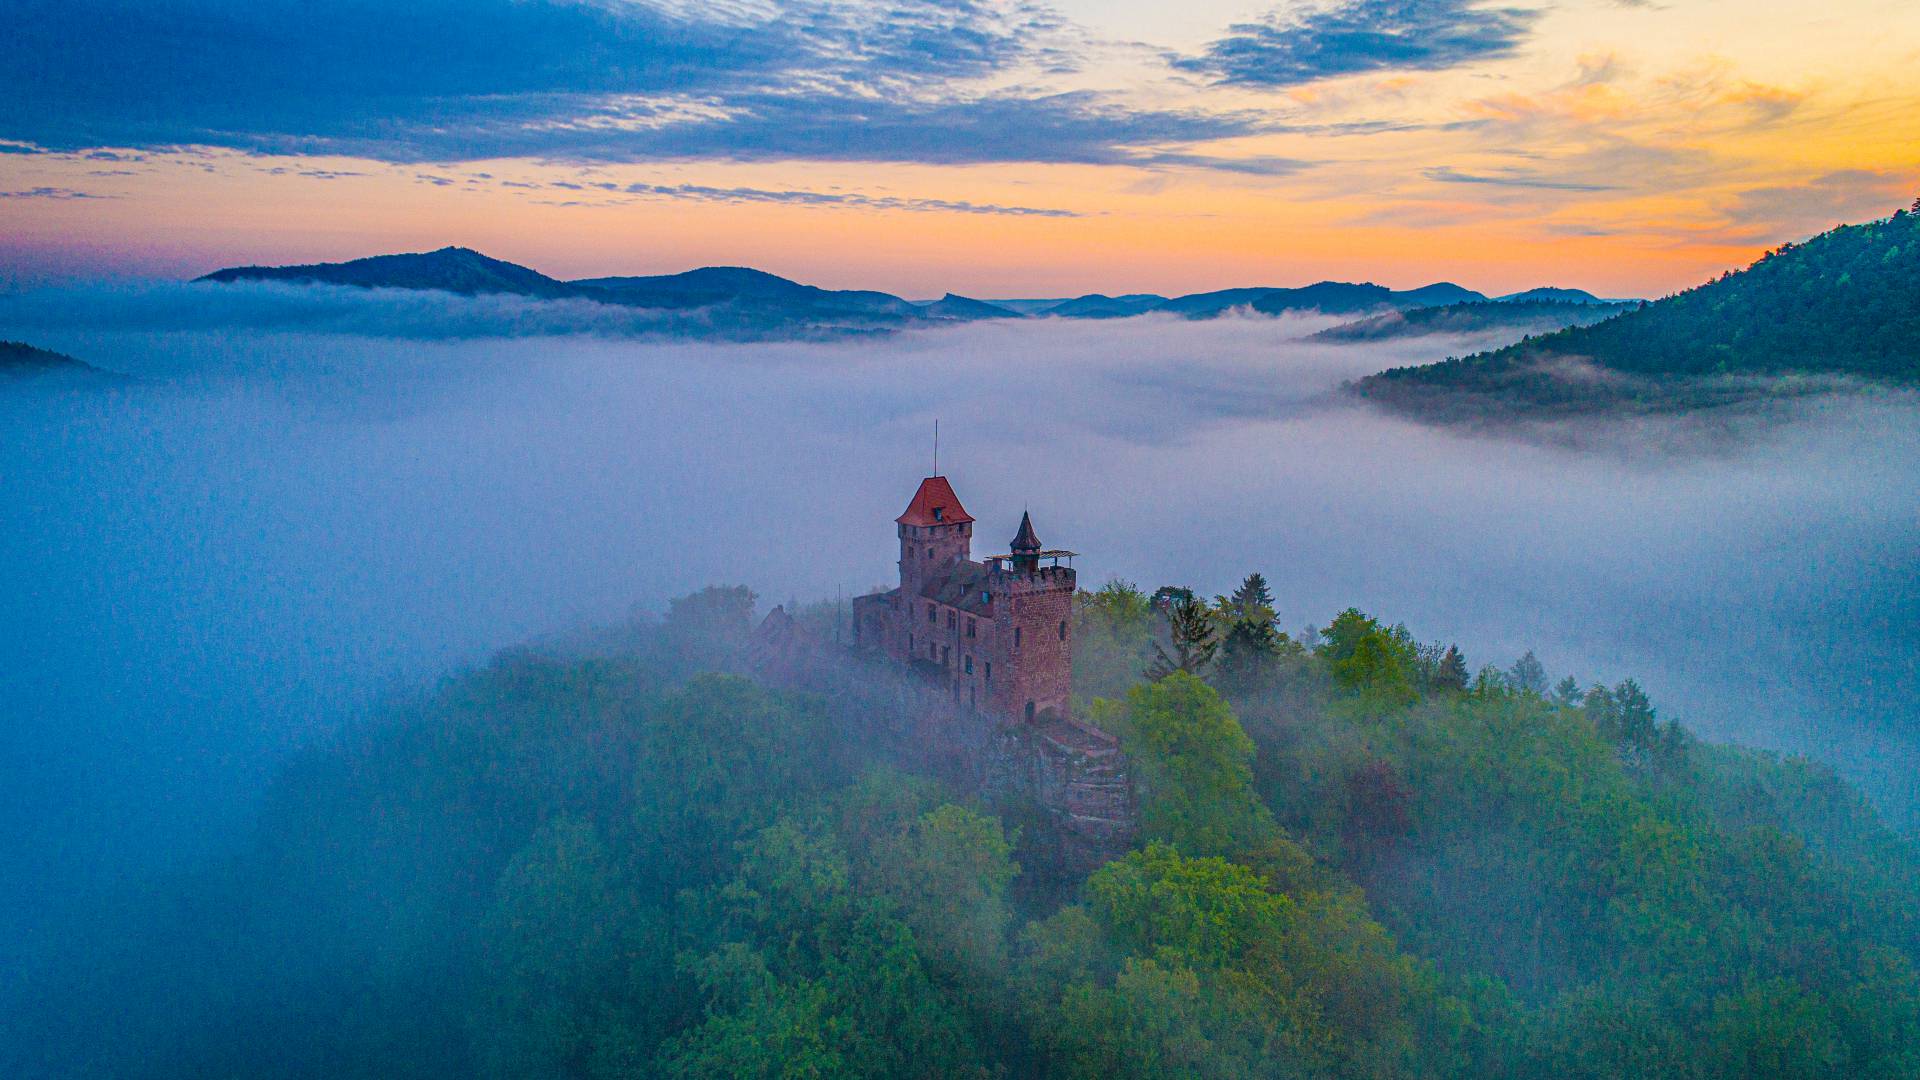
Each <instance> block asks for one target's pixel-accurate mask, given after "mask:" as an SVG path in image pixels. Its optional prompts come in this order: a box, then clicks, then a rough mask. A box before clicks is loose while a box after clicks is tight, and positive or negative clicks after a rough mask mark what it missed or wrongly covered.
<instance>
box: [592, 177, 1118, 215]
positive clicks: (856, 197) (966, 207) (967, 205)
mask: <svg viewBox="0 0 1920 1080" xmlns="http://www.w3.org/2000/svg"><path fill="white" fill-rule="evenodd" d="M620 190H621V191H622V192H624V193H626V194H629V195H648V196H655V197H659V198H666V199H691V200H693V201H696V202H751V203H788V204H794V205H800V206H847V207H856V208H859V209H863V210H919V211H946V212H949V213H961V214H1003V215H1009V216H1013V217H1057V218H1068V217H1080V216H1081V215H1080V213H1079V212H1078V211H1075V210H1057V209H1048V208H1044V207H1034V206H1001V205H998V204H996V203H975V202H967V201H965V200H953V199H910V198H901V197H898V196H893V195H863V194H860V193H858V192H850V191H770V190H766V189H763V188H749V187H731V188H722V187H708V186H705V185H702V184H628V185H627V186H625V187H623V188H621V189H620Z"/></svg>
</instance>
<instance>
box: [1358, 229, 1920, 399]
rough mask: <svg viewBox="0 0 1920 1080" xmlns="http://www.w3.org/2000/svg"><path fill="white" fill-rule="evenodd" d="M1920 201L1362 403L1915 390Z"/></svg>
mask: <svg viewBox="0 0 1920 1080" xmlns="http://www.w3.org/2000/svg"><path fill="white" fill-rule="evenodd" d="M1916 343H1920V200H1916V201H1915V204H1914V208H1913V209H1912V210H1902V211H1899V212H1898V213H1896V214H1894V215H1893V216H1892V217H1891V218H1886V219H1882V220H1879V221H1871V222H1867V223H1866V224H1863V225H1846V226H1841V227H1839V228H1836V229H1833V230H1832V231H1830V232H1826V233H1822V234H1821V235H1819V236H1816V237H1814V238H1813V239H1811V240H1808V241H1806V242H1805V243H1800V244H1791V243H1790V244H1784V245H1782V246H1781V247H1779V248H1778V249H1776V250H1774V251H1770V252H1768V253H1767V254H1766V255H1765V256H1764V257H1763V258H1761V259H1760V260H1759V261H1757V262H1755V263H1754V264H1753V265H1752V266H1750V267H1748V268H1747V269H1745V270H1742V271H1738V272H1729V273H1726V274H1722V275H1721V276H1720V277H1719V278H1718V279H1716V280H1714V281H1710V282H1707V283H1706V284H1703V285H1700V286H1698V287H1697V288H1693V289H1689V290H1687V291H1685V292H1682V293H1678V294H1676V295H1673V296H1669V297H1666V298H1665V299H1662V300H1658V301H1655V302H1653V303H1649V304H1644V305H1641V306H1639V307H1637V308H1635V309H1634V310H1631V311H1628V312H1626V313H1624V314H1621V315H1619V316H1617V317H1615V318H1612V319H1608V320H1606V321H1605V322H1601V323H1597V324H1594V325H1592V326H1581V327H1574V328H1570V329H1566V330H1562V331H1560V332H1558V333H1552V334H1547V335H1544V336H1540V337H1529V338H1528V339H1526V340H1524V341H1522V342H1520V343H1518V344H1515V345H1511V346H1508V347H1506V348H1503V349H1498V350H1495V351H1493V352H1487V353H1480V354H1477V355H1474V356H1469V357H1465V358H1451V359H1448V360H1445V361H1443V362H1441V363H1437V364H1428V365H1426V366H1423V367H1412V368H1395V369H1393V370H1390V371H1384V372H1381V373H1380V374H1377V375H1373V376H1369V377H1368V378H1366V379H1362V380H1360V382H1359V383H1357V384H1356V386H1355V389H1356V391H1357V392H1358V393H1359V394H1360V395H1361V396H1363V397H1366V398H1368V399H1371V400H1373V401H1377V402H1380V403H1382V404H1384V405H1387V406H1389V407H1393V408H1398V409H1402V410H1406V411H1410V412H1414V413H1418V414H1423V415H1427V416H1430V417H1435V418H1442V419H1445V418H1467V417H1476V416H1483V415H1499V414H1502V413H1514V414H1551V413H1570V412H1586V411H1595V410H1619V409H1631V408H1646V409H1665V408H1686V407H1693V406H1698V405H1712V404H1724V403H1728V402H1733V401H1744V400H1752V399H1754V398H1756V397H1764V396H1769V395H1773V396H1777V395H1781V394H1791V393H1796V392H1802V391H1806V390H1811V389H1820V388H1823V387H1828V386H1831V385H1832V384H1833V381H1834V380H1835V379H1838V378H1843V377H1844V378H1858V379H1870V380H1878V381H1884V382H1892V383H1898V384H1911V383H1913V382H1914V381H1916V380H1920V344H1916Z"/></svg>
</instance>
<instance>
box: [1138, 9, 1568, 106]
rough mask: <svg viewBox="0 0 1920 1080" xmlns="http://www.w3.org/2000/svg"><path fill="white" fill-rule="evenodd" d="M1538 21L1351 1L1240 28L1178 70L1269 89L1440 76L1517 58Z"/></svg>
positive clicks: (1180, 61) (1510, 12)
mask: <svg viewBox="0 0 1920 1080" xmlns="http://www.w3.org/2000/svg"><path fill="white" fill-rule="evenodd" d="M1538 18H1539V15H1538V13H1537V12H1534V11H1529V10H1525V9H1521V8H1505V7H1483V6H1481V4H1480V2H1479V0H1346V2H1344V3H1339V4H1336V5H1335V6H1333V7H1329V8H1321V9H1317V10H1309V11H1305V12H1288V13H1285V14H1283V13H1281V12H1273V13H1271V14H1269V15H1267V16H1266V17H1265V18H1263V19H1261V20H1260V21H1258V22H1249V23H1236V24H1234V25H1233V26H1231V27H1229V28H1228V32H1227V35H1226V36H1225V37H1222V38H1220V39H1218V40H1216V41H1214V42H1213V43H1212V44H1210V45H1208V46H1207V48H1206V51H1205V52H1203V53H1201V54H1200V55H1198V56H1191V57H1180V58H1177V59H1176V60H1175V61H1174V66H1175V67H1177V68H1181V69H1183V70H1187V71H1194V72H1200V73H1203V74H1207V75H1211V76H1213V77H1214V78H1215V79H1217V80H1218V81H1220V82H1222V83H1226V84H1230V85H1236V86H1249V87H1264V88H1279V87H1288V86H1298V85H1301V84H1303V83H1310V82H1315V81H1318V80H1320V79H1328V78H1335V77H1338V76H1342V75H1358V74H1363V73H1366V72H1371V71H1438V70H1443V69H1446V68H1455V67H1461V66H1463V65H1466V64H1470V63H1474V62H1476V61H1480V60H1491V59H1499V58H1501V57H1505V56H1511V55H1513V54H1514V53H1515V52H1516V51H1518V49H1519V47H1520V44H1521V43H1522V42H1523V41H1524V40H1526V38H1527V36H1528V34H1529V33H1530V32H1531V31H1532V28H1533V25H1534V23H1535V21H1537V19H1538Z"/></svg>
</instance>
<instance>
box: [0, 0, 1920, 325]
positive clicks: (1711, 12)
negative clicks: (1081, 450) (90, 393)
mask: <svg viewBox="0 0 1920 1080" xmlns="http://www.w3.org/2000/svg"><path fill="white" fill-rule="evenodd" d="M1809 8H1810V6H1809V5H1805V4H1800V3H1782V2H1776V0H1756V2H1753V3H1744V4H1733V3H1711V2H1709V3H1697V4H1686V5H1679V4H1676V5H1674V6H1673V7H1672V8H1665V9H1663V8H1654V7H1651V6H1643V5H1622V4H1618V3H1608V2H1594V3H1590V4H1585V5H1580V4H1574V5H1568V6H1565V7H1560V8H1555V9H1552V10H1550V11H1547V12H1545V13H1544V14H1542V15H1541V16H1540V17H1539V19H1538V21H1537V22H1535V23H1534V24H1533V29H1532V32H1531V33H1530V35H1529V36H1528V37H1527V39H1526V40H1525V42H1524V44H1523V45H1522V46H1521V47H1520V48H1518V49H1517V50H1516V51H1515V52H1514V53H1513V54H1512V55H1508V56H1503V57H1498V58H1494V59H1489V60H1486V61H1484V62H1478V63H1473V64H1467V65H1462V66H1458V67H1455V68H1451V69H1447V70H1438V71H1422V70H1414V71H1394V70H1382V71H1374V72H1367V73H1361V74H1355V75H1349V76H1343V77H1335V78H1329V79H1322V80H1316V81H1313V82H1310V83H1308V84H1306V85H1296V86H1290V87H1285V88H1247V87H1239V86H1230V85H1218V84H1208V83H1207V82H1206V81H1205V80H1201V79H1196V78H1194V77H1192V76H1191V75H1186V74H1182V73H1179V72H1170V71H1169V70H1168V68H1167V66H1166V64H1165V63H1164V62H1163V60H1162V59H1159V58H1156V57H1155V56H1154V55H1153V53H1152V51H1151V50H1149V49H1142V48H1140V47H1138V46H1136V45H1124V46H1123V45H1121V44H1116V43H1115V42H1114V41H1112V40H1103V42H1102V43H1101V44H1100V45H1099V46H1098V47H1097V48H1092V49H1090V52H1089V56H1090V57H1091V58H1092V60H1093V62H1092V63H1090V64H1089V65H1087V66H1084V67H1083V68H1082V70H1080V71H1079V72H1077V73H1074V74H1072V75H1070V76H1062V78H1064V79H1066V80H1067V81H1068V82H1069V83H1070V84H1071V85H1069V86H1066V87H1063V88H1066V89H1071V88H1076V87H1090V88H1097V89H1098V90H1099V91H1100V92H1101V93H1103V94H1106V95H1108V96H1109V98H1110V99H1111V100H1115V101H1124V102H1128V103H1131V104H1134V105H1137V107H1139V108H1143V109H1144V108H1161V107H1172V106H1178V107H1180V108H1192V109H1207V110H1217V111H1220V112H1232V111H1239V112H1241V113H1244V114H1246V115H1256V116H1262V117H1272V118H1274V120H1275V122H1276V126H1281V125H1283V124H1284V126H1286V127H1287V128H1290V129H1297V130H1276V131H1272V132H1269V133H1264V134H1259V135H1253V136H1244V137H1239V138H1233V139H1227V140H1219V141H1214V142H1209V143H1205V144H1202V145H1198V146H1195V145H1184V146H1178V147H1171V148H1168V149H1170V150H1172V151H1175V152H1177V154H1185V155H1189V156H1204V157H1205V158H1207V159H1209V161H1210V162H1216V163H1217V162H1218V161H1221V160H1225V161H1229V162H1232V161H1241V160H1246V161H1252V160H1267V159H1288V160H1290V161H1293V162H1296V163H1297V166H1296V167H1293V168H1291V169H1290V170H1282V169H1279V168H1273V169H1267V170H1258V169H1256V170H1253V171H1246V172H1242V171H1235V170H1233V169H1230V168H1219V167H1216V166H1215V165H1213V164H1206V163H1201V164H1192V165H1188V164H1183V163H1181V161H1180V160H1178V159H1177V158H1170V159H1168V160H1166V161H1156V162H1154V163H1149V164H1135V163H1107V164H1048V163H1034V162H988V163H973V164H935V163H913V162H860V161H851V162H849V161H820V160H805V159H794V160H775V161H737V160H725V159H719V158H711V159H705V160H702V159H698V158H688V159H676V160H658V161H634V162H621V163H588V162H579V161H572V162H570V161H565V160H543V159H534V158H509V159H504V160H502V159H491V160H473V161H461V162H450V163H438V164H426V165H420V164H396V163H392V162H382V161H377V160H370V159H368V158H363V157H355V156H327V157H304V156H293V155H284V154H283V155H278V156H269V155H261V154H258V153H247V152H244V151H242V150H239V149H219V148H211V147H200V148H192V149H187V150H164V149H152V148H149V149H144V150H140V149H129V148H126V147H120V148H118V149H117V150H113V152H111V153H110V154H108V155H102V154H100V153H99V152H98V151H97V150H95V151H92V152H85V151H80V150H73V151H66V152H49V153H20V154H4V155H0V192H5V193H7V194H8V195H9V196H10V197H7V198H0V282H5V281H12V282H15V283H29V282H32V281H34V280H39V279H45V278H50V277H67V276H74V275H87V274H106V275H113V276H124V275H134V276H185V275H193V274H198V273H202V272H205V271H207V270H211V269H215V268H217V267H220V266H226V265H234V264H240V263H251V262H260V263H290V262H306V261H321V260H334V259H345V258H352V257H357V256H361V255H367V254H375V253H379V252H386V251H401V250H422V249H427V248H432V247H438V246H442V245H447V244H459V245H464V246H470V247H475V248H478V249H480V250H482V251H484V252H486V253H488V254H490V255H493V256H496V257H499V258H504V259H510V260H513V261H515V262H521V263H525V264H527V265H531V266H533V267H535V268H537V269H539V270H542V271H544V272H546V273H548V274H552V275H555V276H560V277H570V276H589V275H597V274H609V273H646V272H670V271H676V270H681V269H686V268H688V267H692V266H698V265H708V264H748V265H753V266H757V267H760V268H763V269H767V270H771V271H774V272H776V273H781V274H784V275H787V276H790V277H795V278H798V279H800V280H803V281H808V282H811V283H815V284H821V285H828V286H862V287H871V288H882V289H887V290H889V291H893V292H898V293H902V294H904V295H909V296H915V297H921V296H935V295H939V294H940V293H942V292H945V291H948V290H952V291H955V292H960V293H965V294H969V295H976V296H988V297H995V296H998V297H1011V296H1051V295H1064V294H1077V293H1081V292H1089V291H1103V292H1133V291H1153V292H1163V293H1180V292H1192V291H1199V290H1203V289H1209V288H1220V287H1227V286H1233V285H1249V284H1265V285H1291V284H1304V283H1307V282H1310V281H1314V280H1319V279H1322V278H1334V279H1343V280H1374V281H1378V282H1380V283H1383V284H1387V285H1392V286H1396V287H1410V286H1414V285H1419V284H1424V283H1426V282H1430V281H1435V280H1452V281H1456V282H1459V283H1460V284H1463V285H1466V286H1469V287H1471V288H1476V289H1480V290H1483V291H1487V292H1499V291H1510V290H1517V289H1521V288H1526V287H1530V286H1534V285H1541V284H1553V285H1564V286H1577V287H1582V288H1587V289H1590V290H1592V291H1594V292H1596V293H1600V294H1602V295H1622V296H1624V295H1657V294H1660V293H1663V292H1666V291H1671V290H1673V289H1676V288H1681V287H1684V286H1687V285H1690V284H1693V283H1696V282H1698V281H1700V280H1702V279H1704V278H1706V277H1708V276H1710V275H1712V274H1714V273H1717V272H1718V271H1719V270H1721V269H1724V268H1728V267H1732V266H1737V265H1742V264H1744V263H1745V262H1747V261H1750V260H1751V259H1752V258H1753V257H1754V256H1756V255H1757V254H1758V253H1759V252H1760V251H1761V250H1763V249H1764V248H1765V247H1768V246H1771V245H1773V244H1776V243H1778V242H1779V241H1781V240H1785V239H1790V238H1797V237H1802V236H1805V235H1808V234H1810V233H1811V232H1814V231H1817V230H1819V229H1821V228H1824V227H1827V226H1830V225H1832V224H1835V223H1838V222H1841V221H1847V220H1859V219H1862V218H1865V217H1872V216H1878V215H1881V214H1885V213H1888V212H1891V211H1892V210H1893V209H1894V208H1895V207H1897V206H1900V205H1904V204H1905V203H1906V202H1908V201H1910V200H1911V199H1912V197H1913V196H1914V195H1915V194H1920V5H1911V4H1888V3H1875V2H1849V0H1841V2H1836V3H1829V4H1826V5H1822V6H1820V7H1819V8H1818V9H1817V10H1810V9H1809ZM1182 10H1183V11H1185V12H1187V18H1186V20H1185V21H1184V22H1183V23H1181V24H1180V26H1174V25H1171V24H1170V23H1169V21H1168V19H1167V17H1166V16H1165V14H1164V9H1163V8H1161V7H1157V6H1156V7H1149V6H1146V5H1139V6H1125V5H1123V6H1122V7H1121V8H1118V9H1102V8H1096V7H1092V6H1087V7H1086V9H1085V10H1081V9H1080V6H1079V5H1075V4H1067V5H1064V7H1063V8H1062V11H1063V13H1064V14H1065V15H1067V16H1069V17H1073V18H1077V19H1079V20H1081V21H1082V24H1084V25H1086V26H1089V27H1091V28H1092V29H1094V30H1097V29H1099V28H1100V26H1101V23H1102V21H1103V20H1104V21H1105V22H1106V23H1110V24H1111V26H1110V27H1109V29H1111V30H1113V31H1115V32H1126V33H1134V34H1152V33H1157V34H1160V35H1163V37H1162V39H1161V40H1160V41H1156V42H1151V43H1150V44H1152V45H1156V46H1165V47H1166V48H1169V49H1190V48H1196V47H1198V45H1197V43H1199V42H1203V41H1204V39H1205V38H1206V37H1207V36H1208V34H1209V33H1217V32H1219V31H1220V30H1221V28H1222V27H1224V26H1226V25H1227V24H1229V23H1231V22H1232V21H1233V20H1235V19H1241V18H1247V17H1250V16H1251V15H1253V14H1256V13H1257V12H1255V11H1249V10H1246V9H1241V8H1238V7H1235V6H1233V5H1209V4H1200V5H1198V6H1197V7H1193V8H1189V7H1183V9H1182ZM1103 11H1104V12H1105V14H1103V13H1102V12H1103ZM1183 28H1184V29H1183ZM1196 28H1210V29H1204V30H1203V29H1196ZM1188 38H1191V39H1192V40H1191V41H1189V40H1187V39H1188ZM1342 125H1346V126H1344V127H1343V126H1342ZM1383 129H1384V130H1383ZM4 137H5V132H4V131H0V138H4ZM110 149H112V148H110ZM108 158H115V159H118V160H108ZM315 173H318V174H325V176H326V177H327V178H321V177H320V176H316V175H305V174H315ZM594 184H600V185H609V186H612V187H614V188H617V189H624V188H626V187H627V186H628V185H633V184H639V185H644V186H646V187H647V188H649V189H650V193H644V194H629V193H627V192H625V191H623V190H607V188H606V187H599V188H596V187H593V186H592V185H594ZM662 190H664V191H669V192H672V194H663V193H660V191H662ZM795 192H798V193H803V195H804V196H805V198H801V199H797V200H796V199H795V198H792V197H788V196H787V195H786V194H785V193H795ZM768 193H773V194H771V195H770V194H768ZM819 196H824V197H825V198H816V197H819ZM567 204H571V205H567ZM956 204H966V205H964V206H958V205H956ZM968 207H971V208H972V209H969V208H968ZM982 208H984V209H982ZM1016 210H1017V211H1022V212H1019V213H1015V212H1012V211H1016ZM1032 211H1043V212H1045V213H1033V212H1032Z"/></svg>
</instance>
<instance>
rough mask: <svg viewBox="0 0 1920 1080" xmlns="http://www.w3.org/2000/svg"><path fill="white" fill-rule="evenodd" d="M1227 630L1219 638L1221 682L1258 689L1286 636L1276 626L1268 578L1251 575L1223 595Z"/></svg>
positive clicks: (1238, 689)
mask: <svg viewBox="0 0 1920 1080" xmlns="http://www.w3.org/2000/svg"><path fill="white" fill-rule="evenodd" d="M1219 613H1220V617H1221V618H1222V619H1224V620H1225V621H1226V623H1227V632H1226V634H1225V635H1223V636H1222V638H1221V640H1220V682H1221V685H1222V686H1224V687H1226V688H1228V689H1229V690H1232V691H1235V692H1237V693H1249V692H1252V691H1254V690H1257V689H1258V688H1259V687H1260V686H1261V685H1262V684H1263V683H1264V682H1265V681H1266V677H1267V676H1268V674H1270V672H1271V671H1272V665H1273V661H1274V659H1275V658H1276V657H1278V656H1279V655H1280V649H1281V644H1282V642H1283V641H1284V640H1285V635H1284V634H1282V633H1280V631H1279V630H1278V628H1277V627H1276V626H1275V622H1276V620H1275V618H1274V614H1273V594H1272V593H1271V592H1269V591H1268V589H1267V579H1266V578H1264V577H1261V576H1260V575H1259V574H1248V575H1247V577H1246V580H1244V581H1242V582H1241V583H1240V587H1239V588H1238V589H1235V590H1234V592H1233V596H1231V597H1221V598H1220V601H1219Z"/></svg>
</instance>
